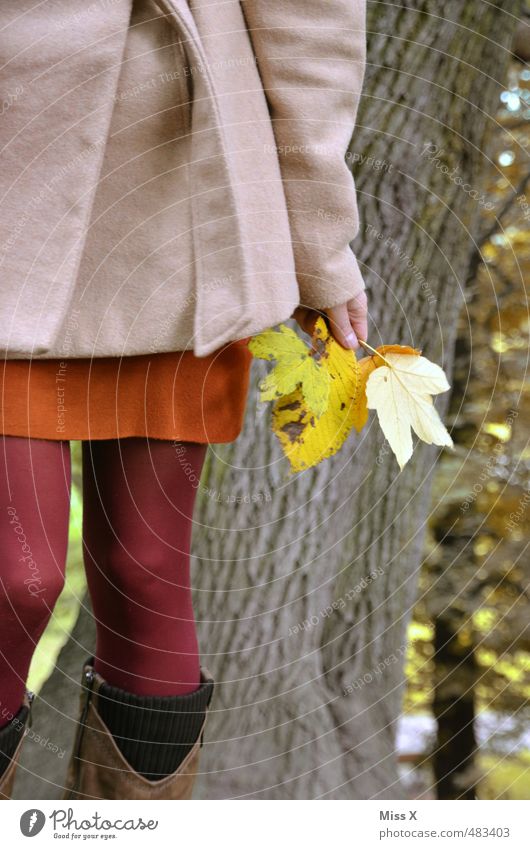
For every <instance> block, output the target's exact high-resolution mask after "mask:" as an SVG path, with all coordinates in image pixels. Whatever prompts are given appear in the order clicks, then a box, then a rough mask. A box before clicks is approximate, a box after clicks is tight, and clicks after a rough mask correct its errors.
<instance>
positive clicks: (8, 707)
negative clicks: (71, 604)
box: [0, 435, 71, 727]
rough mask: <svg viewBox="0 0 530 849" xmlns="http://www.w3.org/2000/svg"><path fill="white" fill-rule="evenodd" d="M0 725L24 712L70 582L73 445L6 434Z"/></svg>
mask: <svg viewBox="0 0 530 849" xmlns="http://www.w3.org/2000/svg"><path fill="white" fill-rule="evenodd" d="M0 440H1V441H0V727H3V726H4V725H6V724H7V723H8V722H9V720H10V719H11V718H12V717H13V716H14V715H15V714H16V713H17V711H18V710H19V708H20V706H21V704H22V700H23V697H24V689H25V685H26V680H27V676H28V671H29V667H30V663H31V658H32V656H33V653H34V651H35V648H36V645H37V643H38V641H39V639H40V637H41V635H42V632H43V631H44V629H45V627H46V625H47V623H48V620H49V618H50V616H51V614H52V611H53V608H54V605H55V603H56V601H57V598H58V596H59V595H60V593H61V590H62V588H63V586H64V576H65V565H66V552H67V547H68V520H69V511H70V485H71V467H70V443H69V442H66V441H55V440H46V439H28V438H26V437H18V436H3V435H2V436H1V437H0Z"/></svg>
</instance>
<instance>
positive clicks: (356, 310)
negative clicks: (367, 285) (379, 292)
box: [348, 291, 368, 342]
mask: <svg viewBox="0 0 530 849" xmlns="http://www.w3.org/2000/svg"><path fill="white" fill-rule="evenodd" d="M348 313H349V316H350V324H351V326H352V327H353V330H354V331H355V334H356V336H357V339H362V340H363V342H366V341H367V336H368V297H367V295H366V292H365V291H363V292H359V294H358V295H357V296H356V297H355V298H352V300H351V301H349V302H348Z"/></svg>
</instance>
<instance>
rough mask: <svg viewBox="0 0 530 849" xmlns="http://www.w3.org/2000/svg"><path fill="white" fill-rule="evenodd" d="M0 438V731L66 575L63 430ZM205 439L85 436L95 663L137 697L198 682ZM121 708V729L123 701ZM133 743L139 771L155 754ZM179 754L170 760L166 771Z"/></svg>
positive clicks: (190, 688) (187, 688) (16, 705)
mask: <svg viewBox="0 0 530 849" xmlns="http://www.w3.org/2000/svg"><path fill="white" fill-rule="evenodd" d="M0 446H1V451H2V457H1V463H0V498H1V509H2V512H3V514H4V516H3V520H2V521H1V522H0V558H1V560H0V703H1V711H0V732H1V729H2V727H4V726H6V725H7V724H8V723H9V722H10V719H11V718H12V717H13V716H16V714H17V711H18V710H19V709H20V706H21V704H22V702H23V697H24V692H25V685H26V680H27V675H28V670H29V666H30V663H31V658H32V655H33V652H34V651H35V648H36V645H37V643H38V641H39V639H40V637H41V635H42V633H43V631H44V629H45V627H46V625H47V623H48V621H49V619H50V617H51V616H52V615H53V608H54V605H55V603H56V601H57V598H58V596H59V594H60V592H61V590H62V588H63V585H64V578H65V563H66V554H67V543H68V525H69V507H70V487H71V469H70V443H69V442H68V441H65V440H47V439H35V438H28V437H18V436H2V437H1V441H0ZM206 447H207V446H206V445H205V444H199V443H191V442H187V443H182V442H179V443H175V442H173V441H171V440H161V439H151V438H148V437H145V436H142V437H127V438H122V439H109V440H104V439H103V440H96V441H83V443H82V458H83V556H84V564H85V570H86V577H87V584H88V590H89V593H90V598H91V603H92V609H93V613H94V618H95V623H96V633H97V639H96V648H95V652H94V655H93V656H94V669H95V671H96V672H98V673H99V674H100V675H101V676H102V677H103V678H104V680H105V681H106V682H107V685H108V686H109V687H111V688H119V689H117V690H109V693H110V692H112V693H113V694H114V695H115V694H117V693H121V694H122V695H123V694H124V693H125V694H127V698H128V699H129V700H131V699H132V701H134V698H133V697H134V696H138V697H139V698H138V704H142V698H141V697H146V696H159V697H179V696H187V695H188V694H191V693H194V692H196V691H197V690H198V688H199V684H200V664H199V654H198V646H197V638H196V632H195V622H194V616H193V607H192V599H191V583H190V558H189V555H190V542H191V531H192V515H193V507H194V501H195V494H196V487H197V483H196V482H197V480H198V478H199V476H200V471H201V468H202V464H203V460H204V456H205V451H206ZM177 448H178V451H177ZM183 449H184V452H185V459H186V462H185V463H184V462H182V458H183V453H182V451H183ZM190 468H191V469H193V473H194V474H193V475H190V474H189V470H190ZM124 697H125V696H124ZM129 697H130V698H129ZM163 703H164V702H163V701H162V702H161V704H163ZM109 705H110V708H109V712H108V716H107V717H106V718H107V721H108V723H110V724H111V723H112V703H110V702H109ZM136 714H138V711H136ZM133 719H134V716H133ZM117 720H119V722H120V725H121V726H122V731H123V733H125V731H126V730H127V725H125V726H124V721H123V720H124V717H123V711H122V714H121V715H120V716H118V717H117ZM134 721H135V719H134ZM111 730H112V724H111ZM130 730H132V731H135V730H136V725H135V724H134V722H133V724H132V726H131V729H130ZM130 737H131V738H133V737H134V734H133V733H131V734H130ZM151 742H152V740H151ZM160 742H163V740H161V741H160ZM151 748H152V747H151ZM130 751H132V750H130ZM130 751H129V754H130ZM134 752H135V757H137V758H138V762H137V763H136V764H133V766H135V767H136V768H137V769H138V771H141V772H143V774H145V769H144V770H142V769H141V767H142V766H143V767H145V765H146V763H152V760H151V761H149V758H147V761H146V759H145V755H146V754H148V753H146V752H145V751H142V748H141V746H137V747H136V749H134ZM175 763H176V761H173V762H171V760H169V761H166V763H165V770H164V772H163V774H167V773H168V772H170V771H171V769H172V767H174V765H175Z"/></svg>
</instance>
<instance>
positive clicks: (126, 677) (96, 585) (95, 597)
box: [83, 437, 206, 696]
mask: <svg viewBox="0 0 530 849" xmlns="http://www.w3.org/2000/svg"><path fill="white" fill-rule="evenodd" d="M182 448H184V449H185V453H184V456H183V454H182ZM205 452H206V446H205V445H199V444H196V443H178V444H177V443H173V442H171V441H166V440H157V439H147V438H145V437H127V438H123V439H120V440H93V441H90V442H89V441H86V442H83V508H84V513H83V549H84V557H85V569H86V576H87V583H88V588H89V592H90V597H91V601H92V608H93V612H94V618H95V622H96V629H97V640H96V651H95V661H94V668H95V669H96V671H97V672H99V673H100V674H101V675H102V676H103V677H104V678H105V679H106V681H108V682H109V684H112V685H114V686H115V687H120V688H121V689H123V690H126V691H128V692H130V693H135V694H137V695H160V696H163V695H180V694H184V693H189V692H192V691H194V690H196V689H197V687H198V686H199V682H200V668H199V653H198V646H197V637H196V632H195V620H194V614H193V607H192V598H191V587H190V563H189V552H190V542H191V530H192V514H193V506H194V502H195V495H196V491H197V486H198V480H199V476H200V472H201V468H202V464H203V461H204V456H205ZM183 459H185V460H186V462H183Z"/></svg>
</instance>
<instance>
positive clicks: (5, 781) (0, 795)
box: [0, 690, 35, 800]
mask: <svg viewBox="0 0 530 849" xmlns="http://www.w3.org/2000/svg"><path fill="white" fill-rule="evenodd" d="M34 698H35V693H32V692H31V690H26V691H25V693H24V700H23V702H22V706H21V708H20V711H19V713H18V714H17V715H16V716H15V717H14V718H13V719H12V720H11V722H10V723H9V724H8V725H4V727H3V728H2V729H1V730H0V749H3V746H4V741H7V735H11V734H12V733H13V725H14V723H15V721H17V722H21V721H22V720H20V719H18V717H19V714H20V713H21V712H23V714H24V716H25V720H24V721H23V725H24V728H23V729H22V728H20V729H19V732H20V739H19V741H18V743H17V746H16V749H15V751H14V752H13V754H12V756H11V762H10V763H9V764H8V766H7V768H6V769H5V770H4V772H3V773H2V775H0V800H3V799H11V794H12V792H13V784H14V782H15V775H16V771H17V766H18V761H19V757H20V752H21V750H22V746H23V743H24V737H25V736H26V729H28V728H31V725H32V723H33V717H32V715H31V707H32V705H33V700H34ZM26 709H27V712H26ZM19 732H18V731H17V733H19Z"/></svg>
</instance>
